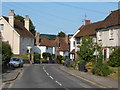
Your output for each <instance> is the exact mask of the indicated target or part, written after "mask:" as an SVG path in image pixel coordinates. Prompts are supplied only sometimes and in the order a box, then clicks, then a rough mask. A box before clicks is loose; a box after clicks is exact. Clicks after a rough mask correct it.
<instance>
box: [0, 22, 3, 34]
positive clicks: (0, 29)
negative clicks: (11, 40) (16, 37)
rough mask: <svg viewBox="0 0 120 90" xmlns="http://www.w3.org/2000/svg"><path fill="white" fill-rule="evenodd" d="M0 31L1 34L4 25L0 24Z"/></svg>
mask: <svg viewBox="0 0 120 90" xmlns="http://www.w3.org/2000/svg"><path fill="white" fill-rule="evenodd" d="M0 31H1V32H3V31H4V24H0Z"/></svg>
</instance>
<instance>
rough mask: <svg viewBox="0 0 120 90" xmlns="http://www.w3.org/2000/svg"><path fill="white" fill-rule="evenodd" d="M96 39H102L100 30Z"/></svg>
mask: <svg viewBox="0 0 120 90" xmlns="http://www.w3.org/2000/svg"><path fill="white" fill-rule="evenodd" d="M98 40H99V41H102V32H98Z"/></svg>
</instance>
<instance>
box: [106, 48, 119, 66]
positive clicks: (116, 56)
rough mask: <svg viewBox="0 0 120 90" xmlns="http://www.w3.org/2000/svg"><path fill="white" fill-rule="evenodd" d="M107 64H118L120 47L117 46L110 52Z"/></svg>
mask: <svg viewBox="0 0 120 90" xmlns="http://www.w3.org/2000/svg"><path fill="white" fill-rule="evenodd" d="M108 64H109V65H110V66H112V67H119V66H120V48H117V49H116V50H115V51H113V52H112V53H111V55H110V57H109V61H108Z"/></svg>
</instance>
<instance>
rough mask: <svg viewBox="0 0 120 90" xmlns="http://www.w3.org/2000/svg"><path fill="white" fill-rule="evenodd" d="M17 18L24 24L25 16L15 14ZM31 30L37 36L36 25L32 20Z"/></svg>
mask: <svg viewBox="0 0 120 90" xmlns="http://www.w3.org/2000/svg"><path fill="white" fill-rule="evenodd" d="M15 19H17V20H20V21H21V22H22V23H23V24H24V17H22V16H20V15H15ZM30 32H31V33H32V34H33V35H34V36H35V32H36V31H35V26H34V25H33V23H32V21H31V20H30Z"/></svg>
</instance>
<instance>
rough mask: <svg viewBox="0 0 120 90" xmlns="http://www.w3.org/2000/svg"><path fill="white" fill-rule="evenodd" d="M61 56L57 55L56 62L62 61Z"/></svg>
mask: <svg viewBox="0 0 120 90" xmlns="http://www.w3.org/2000/svg"><path fill="white" fill-rule="evenodd" d="M63 59H64V58H63V56H62V55H57V62H58V63H62V60H63Z"/></svg>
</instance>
